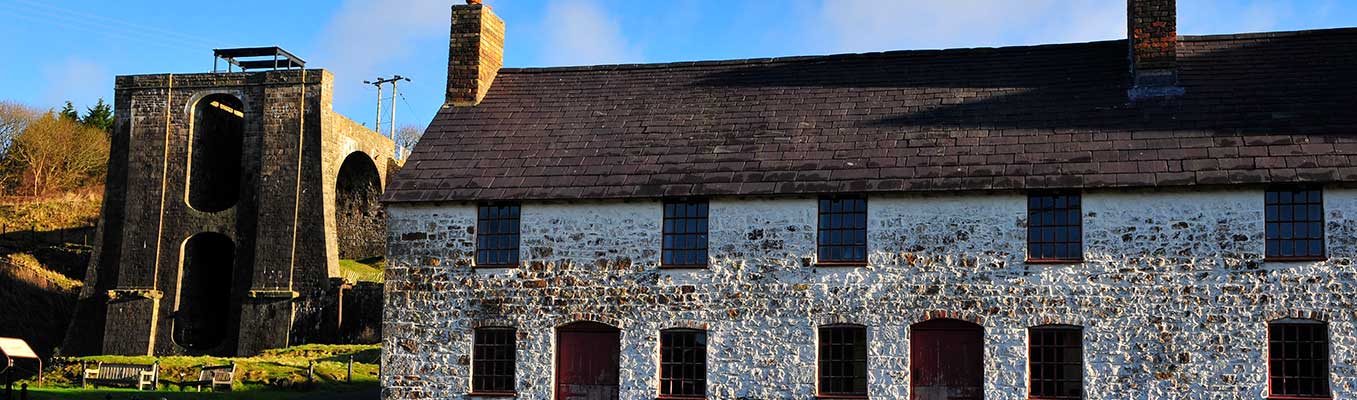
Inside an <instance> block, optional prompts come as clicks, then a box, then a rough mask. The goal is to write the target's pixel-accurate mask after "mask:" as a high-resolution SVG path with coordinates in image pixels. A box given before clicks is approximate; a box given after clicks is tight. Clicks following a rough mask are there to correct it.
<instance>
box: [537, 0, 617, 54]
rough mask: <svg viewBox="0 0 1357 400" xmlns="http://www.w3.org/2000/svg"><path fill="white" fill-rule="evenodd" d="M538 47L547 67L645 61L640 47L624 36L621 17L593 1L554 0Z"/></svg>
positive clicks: (544, 19)
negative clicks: (619, 19) (611, 13)
mask: <svg viewBox="0 0 1357 400" xmlns="http://www.w3.org/2000/svg"><path fill="white" fill-rule="evenodd" d="M540 28H541V29H540V30H539V32H541V34H542V35H543V38H544V39H545V40H546V41H545V42H543V43H542V44H541V46H539V47H538V49H539V51H540V52H541V57H540V60H541V62H543V63H545V64H546V65H597V64H617V63H635V62H642V57H641V52H640V50H639V48H637V47H635V46H634V45H632V44H630V43H629V42H628V40H627V38H626V36H623V34H622V26H621V24H620V23H619V22H618V20H617V18H616V17H614V16H611V15H608V14H607V12H605V11H604V9H603V8H602V7H599V5H598V4H597V3H595V2H594V1H592V0H569V1H567V0H554V1H552V2H551V3H549V4H547V7H546V11H545V13H544V16H543V21H542V26H541V27H540Z"/></svg>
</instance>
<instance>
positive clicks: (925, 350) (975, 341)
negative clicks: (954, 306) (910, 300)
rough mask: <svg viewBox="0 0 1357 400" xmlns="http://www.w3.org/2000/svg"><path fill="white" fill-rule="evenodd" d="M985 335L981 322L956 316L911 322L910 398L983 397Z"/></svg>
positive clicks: (967, 399)
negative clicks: (959, 318) (971, 321)
mask: <svg viewBox="0 0 1357 400" xmlns="http://www.w3.org/2000/svg"><path fill="white" fill-rule="evenodd" d="M984 335H985V331H984V328H982V327H980V325H976V324H972V323H969V322H965V321H959V320H954V319H935V320H931V321H925V322H920V323H917V324H914V326H911V327H910V333H909V349H910V350H909V357H910V358H909V368H910V380H909V388H910V390H909V393H910V399H912V400H981V399H983V398H984V396H985V395H984V386H985V375H984V373H985V365H984V354H985V349H984V346H985V338H984Z"/></svg>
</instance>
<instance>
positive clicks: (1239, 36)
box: [500, 27, 1357, 74]
mask: <svg viewBox="0 0 1357 400" xmlns="http://www.w3.org/2000/svg"><path fill="white" fill-rule="evenodd" d="M1323 33H1357V27H1346V28H1322V29H1303V30H1294V31H1273V32H1247V33H1230V34H1213V35H1180V36H1179V37H1178V38H1179V40H1181V41H1185V42H1205V41H1226V40H1247V39H1264V38H1281V37H1295V36H1304V35H1313V34H1323ZM1124 41H1126V39H1111V40H1095V41H1089V42H1072V43H1043V44H1028V45H1016V46H977V47H954V48H947V49H912V50H886V51H874V52H864V53H835V54H818V55H798V56H781V57H758V58H737V59H726V60H696V61H692V60H690V61H674V62H662V63H631V64H599V65H578V66H560V67H518V68H501V69H500V73H505V74H536V73H560V72H598V71H621V70H645V69H676V68H705V67H723V66H733V65H761V64H776V63H785V62H799V61H835V60H842V59H851V58H866V57H879V56H900V55H907V54H928V53H949V52H976V51H999V50H1018V49H1040V48H1050V47H1067V46H1090V45H1098V44H1106V43H1113V42H1124Z"/></svg>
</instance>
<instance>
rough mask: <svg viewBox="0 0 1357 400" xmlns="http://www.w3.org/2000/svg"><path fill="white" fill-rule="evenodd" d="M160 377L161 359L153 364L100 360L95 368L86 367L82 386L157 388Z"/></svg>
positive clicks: (81, 380)
mask: <svg viewBox="0 0 1357 400" xmlns="http://www.w3.org/2000/svg"><path fill="white" fill-rule="evenodd" d="M158 379H160V361H156V362H155V363H153V364H127V363H106V362H102V361H100V362H99V363H98V364H95V367H94V369H89V368H85V374H84V376H82V377H81V379H80V386H81V387H86V386H109V387H134V388H137V390H155V389H156V381H157V380H158Z"/></svg>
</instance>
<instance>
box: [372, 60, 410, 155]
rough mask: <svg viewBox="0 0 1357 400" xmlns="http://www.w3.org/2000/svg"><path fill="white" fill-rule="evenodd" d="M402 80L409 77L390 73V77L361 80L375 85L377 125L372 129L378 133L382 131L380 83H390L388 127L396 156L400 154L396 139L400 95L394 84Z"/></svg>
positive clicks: (407, 80)
mask: <svg viewBox="0 0 1357 400" xmlns="http://www.w3.org/2000/svg"><path fill="white" fill-rule="evenodd" d="M402 80H404V81H406V82H410V78H406V77H404V76H400V75H392V76H391V77H390V78H380V77H379V78H377V80H375V81H363V83H366V84H369V85H373V86H376V87H377V126H376V129H374V130H375V131H377V133H379V134H380V133H382V85H383V84H387V83H390V84H391V121H389V123H390V125H391V127H390V128H388V129H389V131H390V132H391V133H390V135H391V142H393V143H395V146H396V148H395V149H394V150H395V156H397V157H399V156H400V143H399V141H398V140H397V139H396V98H397V97H400V92H398V91H397V89H396V84H398V83H400V81H402Z"/></svg>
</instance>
